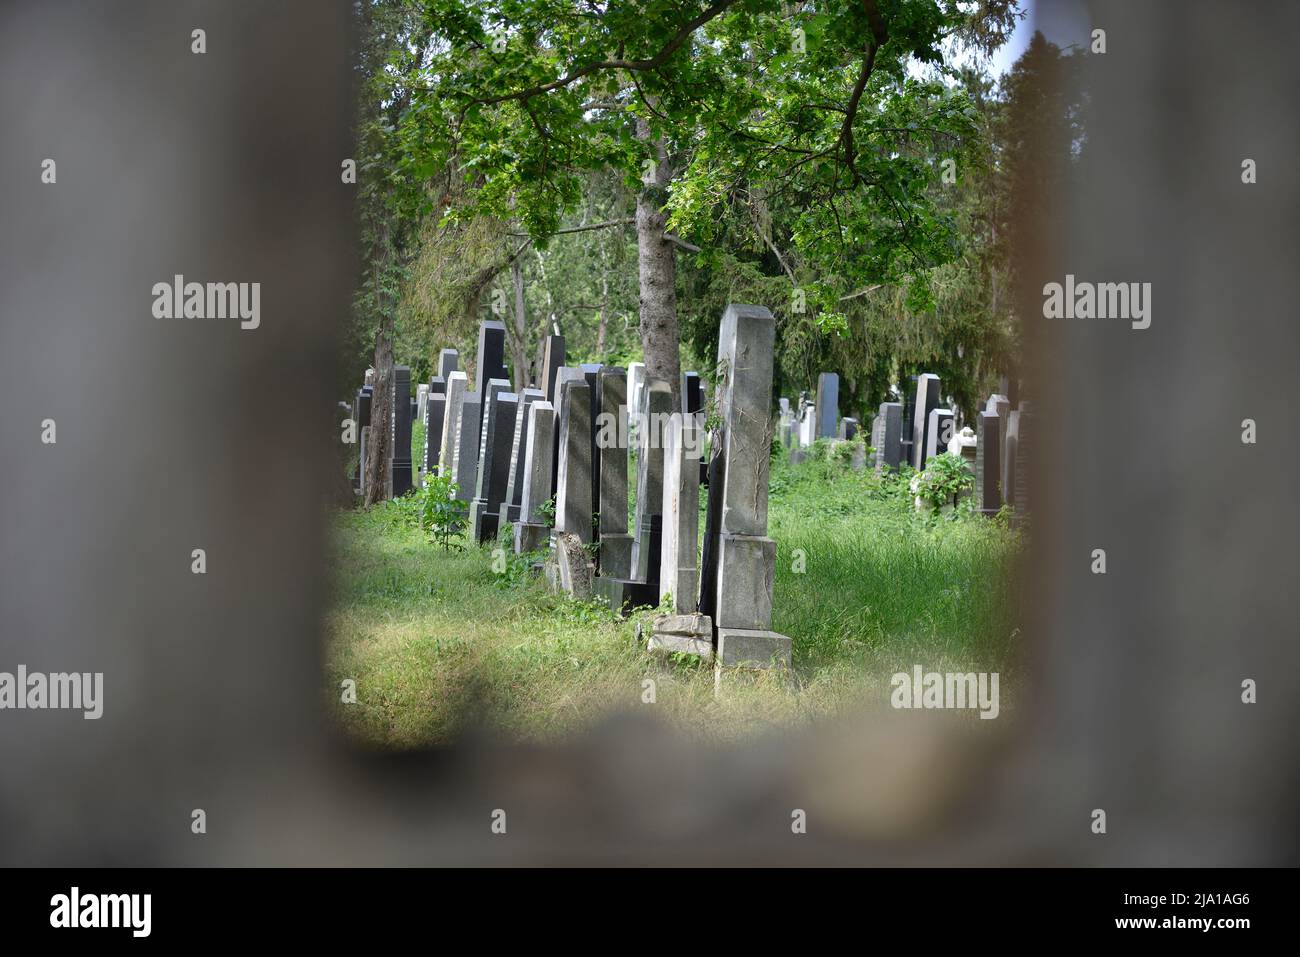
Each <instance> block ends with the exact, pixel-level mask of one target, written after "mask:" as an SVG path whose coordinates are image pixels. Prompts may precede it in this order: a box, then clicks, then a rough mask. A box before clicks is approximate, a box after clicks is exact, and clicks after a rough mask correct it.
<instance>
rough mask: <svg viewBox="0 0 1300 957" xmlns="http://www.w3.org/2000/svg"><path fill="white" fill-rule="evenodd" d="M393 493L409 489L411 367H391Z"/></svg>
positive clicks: (404, 492) (397, 494)
mask: <svg viewBox="0 0 1300 957" xmlns="http://www.w3.org/2000/svg"><path fill="white" fill-rule="evenodd" d="M392 439H393V458H392V476H393V495H394V496H401V495H405V494H406V493H407V492H409V491H411V488H412V484H411V367H410V366H395V367H394V368H393V431H392Z"/></svg>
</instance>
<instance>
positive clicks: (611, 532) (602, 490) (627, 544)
mask: <svg viewBox="0 0 1300 957" xmlns="http://www.w3.org/2000/svg"><path fill="white" fill-rule="evenodd" d="M596 392H597V401H598V403H599V406H600V410H601V426H600V428H599V429H598V431H597V443H596V444H597V446H598V447H599V451H600V458H599V473H598V474H599V479H598V481H597V486H598V491H599V498H600V503H599V508H598V512H597V514H598V516H599V520H598V523H597V524H598V528H597V531H598V533H599V536H600V551H599V553H598V559H597V568H598V569H599V570H600V574H602V575H605V576H607V577H612V578H624V579H625V578H630V577H631V575H632V536H631V535H629V534H628V531H627V452H628V445H627V444H628V432H629V421H628V409H627V373H626V372H624V371H623V370H622V369H619V368H617V367H615V366H606V367H605V368H603V369H601V370H600V375H599V377H598V378H597V380H596Z"/></svg>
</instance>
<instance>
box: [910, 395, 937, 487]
mask: <svg viewBox="0 0 1300 957" xmlns="http://www.w3.org/2000/svg"><path fill="white" fill-rule="evenodd" d="M938 407H939V377H938V376H937V375H935V374H934V373H932V372H926V373H924V374H923V375H919V376H917V377H916V402H915V411H914V413H913V419H912V422H911V423H910V425H911V428H912V467H913V468H914V469H916V470H917V471H918V472H919V471H921V470H922V469H923V468H925V459H926V453H927V450H928V448H929V445H928V443H927V439H928V430H929V425H930V413H931V412H933V411H934V410H935V409H937V408H938Z"/></svg>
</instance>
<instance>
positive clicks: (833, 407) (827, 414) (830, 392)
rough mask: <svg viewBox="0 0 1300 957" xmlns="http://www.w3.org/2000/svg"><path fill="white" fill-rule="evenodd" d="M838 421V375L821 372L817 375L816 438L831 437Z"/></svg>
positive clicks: (833, 436)
mask: <svg viewBox="0 0 1300 957" xmlns="http://www.w3.org/2000/svg"><path fill="white" fill-rule="evenodd" d="M839 421H840V377H839V375H838V374H836V373H834V372H823V373H822V374H821V375H819V376H818V377H817V425H816V429H815V432H814V435H815V437H816V438H819V439H833V438H835V436H836V430H837V426H838V425H839Z"/></svg>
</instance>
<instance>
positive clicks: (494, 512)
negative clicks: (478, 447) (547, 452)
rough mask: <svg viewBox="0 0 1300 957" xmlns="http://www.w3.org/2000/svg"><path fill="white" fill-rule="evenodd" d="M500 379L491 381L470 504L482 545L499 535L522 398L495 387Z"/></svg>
mask: <svg viewBox="0 0 1300 957" xmlns="http://www.w3.org/2000/svg"><path fill="white" fill-rule="evenodd" d="M501 381H502V380H500V379H495V380H493V381H492V382H491V383H489V387H488V388H489V391H488V404H487V406H486V407H485V408H484V413H483V439H482V452H481V453H480V454H479V460H478V479H477V482H476V486H475V491H474V501H472V502H471V503H470V506H469V527H470V528H471V529H472V530H473V535H474V541H476V542H478V543H479V544H480V545H482V544H485V543H486V542H490V541H492V540H493V539H495V538H496V536H497V530H498V529H499V528H500V525H501V510H502V507H503V506H502V500H503V499H504V498H505V495H506V485H507V484H508V482H509V480H510V445H511V442H512V441H513V440H514V424H515V410H516V407H517V406H518V404H519V397H518V396H517V395H516V394H515V393H513V392H509V391H506V389H493V388H492V387H493V386H495V385H497V383H499V382H501ZM507 388H509V386H508V385H507Z"/></svg>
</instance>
